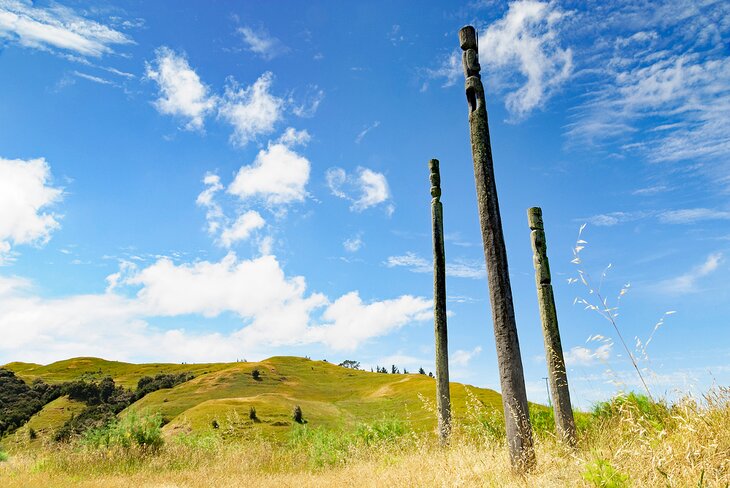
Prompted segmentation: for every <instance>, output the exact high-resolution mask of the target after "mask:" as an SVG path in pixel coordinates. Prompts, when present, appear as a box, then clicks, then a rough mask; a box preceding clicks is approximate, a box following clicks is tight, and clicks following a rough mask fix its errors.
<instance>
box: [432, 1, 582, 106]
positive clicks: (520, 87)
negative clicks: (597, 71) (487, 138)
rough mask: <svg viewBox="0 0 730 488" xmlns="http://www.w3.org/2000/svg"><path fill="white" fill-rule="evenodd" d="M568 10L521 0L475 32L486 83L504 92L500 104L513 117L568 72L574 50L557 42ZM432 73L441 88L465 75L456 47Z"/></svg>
mask: <svg viewBox="0 0 730 488" xmlns="http://www.w3.org/2000/svg"><path fill="white" fill-rule="evenodd" d="M568 15H569V14H568V13H566V12H564V11H562V10H561V9H560V8H559V7H558V5H557V3H556V2H538V1H534V0H520V1H516V2H512V3H510V4H509V10H508V11H507V13H506V14H505V15H504V17H503V18H501V19H499V20H497V21H495V22H493V23H492V24H490V25H489V26H488V27H487V28H486V30H484V31H483V32H482V33H481V34H480V35H479V61H480V64H481V66H482V72H483V73H487V77H486V78H485V79H488V80H489V81H488V83H490V84H492V83H494V84H496V86H497V88H498V90H499V91H501V92H506V93H507V95H506V98H505V104H506V106H507V109H508V110H509V111H510V113H511V115H512V117H513V118H514V119H515V120H519V119H522V118H524V117H525V116H527V115H528V114H529V113H530V112H532V111H533V110H535V109H537V108H539V107H541V106H542V105H544V103H545V102H546V101H547V100H548V99H549V98H550V97H551V96H552V95H553V93H554V92H555V91H557V90H558V89H560V88H561V87H562V85H563V84H564V83H565V81H566V80H567V79H568V78H569V77H570V75H571V74H572V72H573V52H572V50H571V49H570V48H563V47H561V45H560V39H559V34H560V29H561V24H562V23H563V21H564V20H565V18H566V17H567V16H568ZM427 74H428V76H429V77H431V78H445V79H446V81H445V83H444V86H445V87H448V86H452V85H454V84H456V82H457V81H458V80H459V79H461V78H462V77H463V76H464V73H463V68H462V62H461V51H458V50H457V51H454V52H453V53H452V54H450V55H449V56H448V57H447V58H446V59H445V60H444V61H443V62H442V65H441V66H440V67H439V68H437V69H431V70H427Z"/></svg>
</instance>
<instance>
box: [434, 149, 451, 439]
mask: <svg viewBox="0 0 730 488" xmlns="http://www.w3.org/2000/svg"><path fill="white" fill-rule="evenodd" d="M428 167H429V169H430V171H431V224H432V231H433V326H434V334H435V337H436V408H437V415H438V435H439V440H440V441H441V443H442V444H446V443H447V442H448V438H449V434H450V433H451V394H450V393H449V346H448V335H447V331H446V254H445V252H444V214H443V206H442V205H441V173H440V172H439V161H438V159H432V160H431V161H429V162H428Z"/></svg>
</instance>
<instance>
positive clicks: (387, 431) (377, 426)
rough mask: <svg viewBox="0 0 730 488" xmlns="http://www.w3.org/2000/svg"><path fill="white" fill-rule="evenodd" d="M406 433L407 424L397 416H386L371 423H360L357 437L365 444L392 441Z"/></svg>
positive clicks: (356, 432) (356, 433)
mask: <svg viewBox="0 0 730 488" xmlns="http://www.w3.org/2000/svg"><path fill="white" fill-rule="evenodd" d="M405 433H406V425H405V424H404V423H403V421H401V420H399V419H397V418H384V419H381V420H377V421H375V422H372V423H369V424H360V425H358V426H357V429H356V431H355V437H356V438H358V439H359V440H361V441H362V442H364V443H365V444H368V445H370V444H375V443H378V442H392V441H395V440H397V439H398V438H399V437H401V436H402V435H403V434H405Z"/></svg>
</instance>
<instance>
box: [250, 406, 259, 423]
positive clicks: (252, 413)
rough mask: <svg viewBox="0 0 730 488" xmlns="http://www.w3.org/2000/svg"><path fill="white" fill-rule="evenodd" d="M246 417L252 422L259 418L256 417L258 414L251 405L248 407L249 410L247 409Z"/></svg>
mask: <svg viewBox="0 0 730 488" xmlns="http://www.w3.org/2000/svg"><path fill="white" fill-rule="evenodd" d="M248 418H250V419H251V420H253V421H254V422H258V421H259V418H258V416H257V415H256V407H251V408H250V409H249V411H248Z"/></svg>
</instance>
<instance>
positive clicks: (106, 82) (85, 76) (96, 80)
mask: <svg viewBox="0 0 730 488" xmlns="http://www.w3.org/2000/svg"><path fill="white" fill-rule="evenodd" d="M73 74H74V76H77V77H79V78H83V79H84V80H88V81H92V82H94V83H98V84H100V85H112V86H114V85H115V83H114V82H112V81H109V80H107V79H105V78H100V77H98V76H93V75H89V74H87V73H81V72H80V71H74V72H73Z"/></svg>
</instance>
